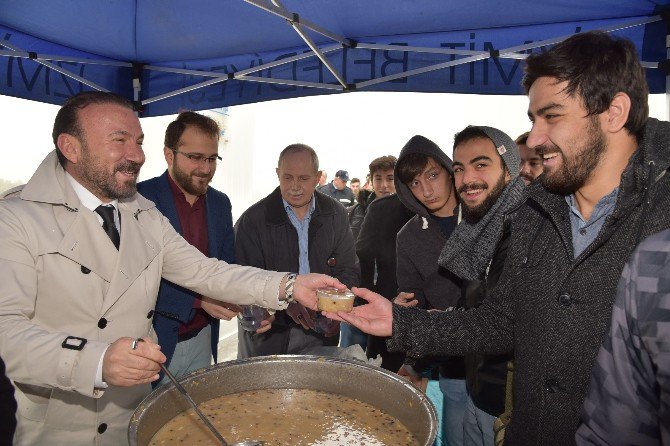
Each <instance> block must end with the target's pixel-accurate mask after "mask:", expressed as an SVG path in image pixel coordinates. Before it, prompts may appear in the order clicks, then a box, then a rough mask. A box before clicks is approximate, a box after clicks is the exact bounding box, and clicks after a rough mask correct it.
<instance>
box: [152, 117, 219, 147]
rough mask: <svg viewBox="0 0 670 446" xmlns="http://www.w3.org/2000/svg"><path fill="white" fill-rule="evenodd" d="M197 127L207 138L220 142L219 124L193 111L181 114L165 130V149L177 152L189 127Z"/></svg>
mask: <svg viewBox="0 0 670 446" xmlns="http://www.w3.org/2000/svg"><path fill="white" fill-rule="evenodd" d="M189 126H191V127H195V128H197V129H198V130H200V131H201V132H202V133H204V134H205V135H207V136H210V137H212V138H215V139H216V140H217V141H218V140H219V135H220V134H221V129H220V128H219V124H218V123H217V122H216V121H215V120H213V119H212V118H210V117H209V116H205V115H201V114H200V113H195V112H192V111H184V112H181V113H179V115H178V116H177V119H175V120H174V121H172V122H171V123H170V124H169V125H168V126H167V129H166V130H165V142H164V143H165V147H167V148H168V149H173V150H177V146H178V145H179V139H180V138H181V135H182V134H183V133H184V131H185V130H186V128H187V127H189Z"/></svg>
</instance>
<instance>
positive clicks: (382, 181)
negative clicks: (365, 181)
mask: <svg viewBox="0 0 670 446" xmlns="http://www.w3.org/2000/svg"><path fill="white" fill-rule="evenodd" d="M393 178H394V173H393V168H390V169H386V170H382V169H379V170H375V171H374V172H372V189H373V190H374V191H375V196H376V197H377V198H381V197H388V196H389V195H391V194H394V193H395V183H394V182H393Z"/></svg>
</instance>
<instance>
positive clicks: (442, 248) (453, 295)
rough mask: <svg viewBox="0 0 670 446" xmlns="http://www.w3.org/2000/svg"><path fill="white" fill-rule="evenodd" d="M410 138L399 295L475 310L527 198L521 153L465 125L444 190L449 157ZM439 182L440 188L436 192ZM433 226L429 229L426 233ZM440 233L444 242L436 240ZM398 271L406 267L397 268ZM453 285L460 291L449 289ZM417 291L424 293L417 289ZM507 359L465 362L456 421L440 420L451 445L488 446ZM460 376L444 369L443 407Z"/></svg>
mask: <svg viewBox="0 0 670 446" xmlns="http://www.w3.org/2000/svg"><path fill="white" fill-rule="evenodd" d="M415 138H421V137H415ZM415 138H413V139H412V140H410V142H409V143H408V144H407V145H406V146H405V148H404V149H403V151H402V152H401V155H400V158H399V161H398V166H399V167H397V171H398V174H397V175H396V177H397V178H398V180H399V181H398V184H397V185H396V190H397V193H398V197H400V199H401V200H403V203H404V204H405V206H407V207H409V208H410V209H413V210H415V212H417V216H416V217H414V219H412V220H410V222H409V223H408V224H407V225H406V226H405V228H403V230H401V231H400V233H399V234H398V241H397V245H398V247H399V248H398V283H399V285H400V280H401V279H400V278H401V277H402V278H404V279H405V280H412V278H413V277H414V279H413V282H414V283H413V284H408V287H407V289H404V288H403V287H402V286H401V287H400V291H408V292H413V293H415V297H416V298H417V299H418V300H419V302H420V304H421V298H422V294H423V296H425V297H424V299H425V300H428V299H427V297H428V296H430V300H431V301H432V302H430V303H429V306H422V308H426V309H430V308H435V309H440V310H444V309H448V308H450V307H454V306H461V307H462V306H465V307H466V308H474V307H477V306H479V305H480V304H481V303H482V302H483V301H484V300H485V299H486V297H487V290H488V289H491V288H493V287H494V286H495V285H496V284H497V282H498V277H499V276H500V273H501V271H502V267H503V264H504V261H505V257H506V253H507V247H508V230H507V229H506V227H507V226H508V224H509V222H508V218H510V215H511V214H513V212H514V210H515V209H516V208H517V207H518V206H519V205H520V204H521V203H522V202H523V201H524V199H525V193H524V192H525V191H524V189H525V187H524V182H523V181H522V180H521V179H520V178H518V175H519V159H520V158H519V150H518V148H517V146H516V144H515V143H514V141H513V140H512V139H511V138H510V137H509V136H508V135H506V134H505V133H503V132H501V131H500V130H498V129H495V128H492V127H485V126H468V127H466V128H465V129H463V130H462V131H461V132H459V133H457V134H456V136H455V137H454V162H453V165H452V163H451V160H449V158H448V157H447V158H446V159H447V160H449V164H448V167H449V171H450V173H451V175H453V183H451V182H450V183H449V184H448V185H447V184H446V183H444V181H437V178H439V173H440V166H439V165H438V163H437V162H436V160H439V159H442V160H443V159H444V158H440V157H439V154H440V153H441V154H442V155H443V157H446V155H444V154H443V152H442V151H440V150H439V148H438V149H437V151H435V149H436V148H437V146H434V144H433V146H434V147H431V146H430V145H429V144H428V143H427V142H426V141H428V140H426V139H425V138H423V140H422V141H421V143H418V144H411V143H412V142H413V141H414V140H415ZM417 141H419V140H417ZM428 142H429V141H428ZM431 144H432V143H431ZM426 155H429V156H430V157H428V156H426ZM441 163H443V164H444V161H441ZM444 165H445V166H446V164H444ZM452 167H453V169H452ZM445 173H446V172H445ZM436 174H437V175H436ZM443 176H444V175H443ZM438 184H439V185H440V186H441V190H442V192H439V193H438V192H436V191H437V190H438V189H437V188H436V185H438ZM447 187H448V188H447ZM454 189H455V190H456V192H457V193H458V197H459V199H460V201H461V205H460V217H462V218H463V220H464V224H462V225H459V226H458V227H457V228H455V225H456V219H457V217H456V216H454V210H455V209H454V208H455V198H454V201H453V202H452V203H449V202H448V201H445V199H444V198H442V197H443V196H444V195H446V193H447V191H448V192H449V193H453V190H454ZM404 197H406V198H405V199H404ZM412 198H413V205H410V202H412ZM422 208H423V210H422ZM430 220H433V222H434V223H433V222H431V221H430ZM413 222H414V226H412V223H413ZM419 223H420V224H421V226H419ZM431 223H432V226H433V230H432V231H430V230H429V229H428V228H430V227H431ZM435 226H438V227H439V229H438V230H436V229H435ZM437 232H442V234H443V235H446V238H443V239H439V238H438V237H437V236H438V235H439V234H437ZM452 233H453V234H452ZM405 246H406V247H407V249H406V252H405V253H404V254H403V255H402V256H401V255H400V249H401V248H402V247H405ZM401 258H402V259H403V260H401ZM438 259H439V260H440V261H439V264H440V266H438ZM420 262H421V263H420ZM401 266H402V267H406V268H405V269H404V270H401ZM413 270H414V271H413ZM454 284H458V285H459V286H460V289H457V290H456V291H454ZM417 286H419V287H421V288H422V290H421V291H419V292H417V291H415V289H416V288H417ZM459 298H460V299H462V300H459ZM399 300H401V298H398V299H396V303H400V302H399ZM409 356H411V353H410V354H409ZM511 359H512V357H511V355H481V354H478V353H477V354H472V355H468V356H467V357H466V370H465V375H466V379H467V393H468V395H467V396H466V397H464V398H463V403H462V406H456V405H454V409H452V414H453V417H454V418H452V414H449V413H447V414H445V415H446V417H445V420H446V421H447V422H448V423H449V422H450V423H451V425H449V424H447V423H445V424H447V429H449V430H452V431H453V430H457V431H458V432H460V434H461V437H460V443H458V442H455V441H454V440H451V441H449V442H448V444H465V445H468V446H469V445H476V446H489V445H491V446H492V445H493V442H494V430H493V422H494V421H495V419H496V417H498V416H500V415H501V414H502V413H503V411H504V409H505V390H506V376H507V362H508V361H509V360H511ZM461 364H462V362H461ZM461 370H462V369H461V368H458V367H455V366H454V364H453V360H451V361H449V362H447V363H446V364H443V365H442V367H441V372H442V373H441V374H442V376H443V377H444V378H451V379H450V380H447V379H444V378H443V379H441V382H440V385H441V388H442V390H443V392H445V391H446V392H445V395H446V396H447V398H446V400H445V401H446V402H447V404H446V407H447V408H448V409H449V405H448V403H449V401H450V399H453V398H455V397H456V396H459V397H460V396H461V395H462V393H461V392H462V390H461V389H463V390H464V387H465V386H464V385H463V387H459V386H458V385H457V384H458V383H457V382H455V381H454V380H453V378H454V377H455V376H453V375H454V373H455V372H459V373H460V372H461ZM449 372H450V374H449ZM450 394H451V395H450ZM466 402H467V404H466ZM456 408H458V409H459V410H460V411H461V412H460V421H461V423H460V426H457V424H456V420H455V416H456Z"/></svg>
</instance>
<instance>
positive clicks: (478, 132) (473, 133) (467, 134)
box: [453, 125, 493, 152]
mask: <svg viewBox="0 0 670 446" xmlns="http://www.w3.org/2000/svg"><path fill="white" fill-rule="evenodd" d="M479 138H484V139H488V140H489V141H491V142H493V141H492V140H491V138H489V136H488V135H487V134H486V133H484V130H482V129H480V128H479V127H477V126H474V125H469V126H467V127H466V128H464V129H463V130H461V131H460V132H458V133H456V134H455V135H454V147H453V149H454V152H455V151H456V146H460V145H461V144H464V143H466V142H468V141H472V140H473V139H479Z"/></svg>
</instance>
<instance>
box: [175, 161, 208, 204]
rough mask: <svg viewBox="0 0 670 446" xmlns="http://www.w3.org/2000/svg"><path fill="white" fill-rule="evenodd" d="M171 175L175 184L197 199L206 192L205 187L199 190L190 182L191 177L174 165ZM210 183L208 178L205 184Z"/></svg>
mask: <svg viewBox="0 0 670 446" xmlns="http://www.w3.org/2000/svg"><path fill="white" fill-rule="evenodd" d="M175 160H176V157H175ZM172 173H173V175H174V181H175V183H177V184H178V185H179V186H181V188H182V189H183V190H185V191H186V192H187V193H189V194H191V195H193V196H196V197H199V196H200V195H204V194H205V193H206V192H207V186H205V187H204V188H203V189H199V188H198V187H197V186H196V185H195V184H194V183H193V182H191V176H190V175H189V174H187V173H185V172H184V171H183V170H181V169H180V168H179V167H178V165H177V164H176V163H175V164H174V166H173V168H172ZM205 178H206V177H205ZM211 181H212V178H209V181H208V182H207V184H209V182H211Z"/></svg>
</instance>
